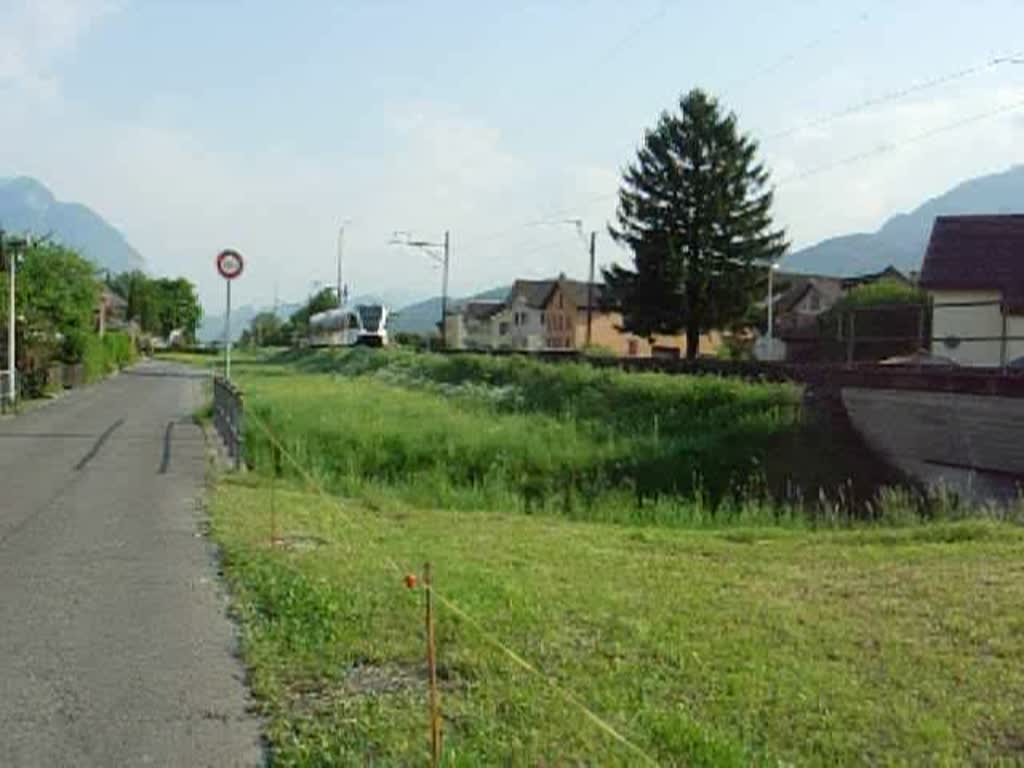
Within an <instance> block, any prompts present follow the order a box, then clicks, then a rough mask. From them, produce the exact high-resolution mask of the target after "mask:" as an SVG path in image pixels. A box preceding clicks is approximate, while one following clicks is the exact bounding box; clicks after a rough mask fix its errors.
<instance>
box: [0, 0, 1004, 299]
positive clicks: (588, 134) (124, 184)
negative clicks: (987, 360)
mask: <svg viewBox="0 0 1024 768" xmlns="http://www.w3.org/2000/svg"><path fill="white" fill-rule="evenodd" d="M1021 29H1024V4H1022V3H1020V2H1019V0H1000V1H995V0H992V1H979V2H970V3H968V2H951V1H948V0H946V1H942V0H940V1H938V2H928V3H923V2H921V3H919V2H879V1H877V0H872V1H871V2H863V3H853V2H847V3H835V2H810V1H808V0H791V1H790V2H773V3H763V2H740V1H739V0H734V1H732V2H729V1H726V2H718V3H715V4H710V3H697V2H672V1H670V2H663V0H637V1H636V2H632V3H624V2H547V3H480V2H475V3H474V2H432V3H425V2H423V3H413V2H397V1H395V2H373V3H371V2H331V3H328V2H314V1H313V0H307V1H306V2H295V3H290V4H285V3H280V2H228V1H226V0H219V1H218V0H205V1H204V2H199V1H198V0H134V1H132V0H24V1H23V0H0V121H2V124H3V125H4V126H5V128H4V130H3V132H2V134H0V135H2V136H3V137H4V138H5V141H3V142H0V176H9V175H13V174H17V173H21V174H27V175H32V176H35V177H37V178H39V179H40V180H41V181H43V182H44V183H46V184H47V185H49V186H50V187H51V188H52V189H53V191H54V192H55V194H57V196H58V197H60V198H61V199H66V200H78V201H81V202H85V203H87V204H89V205H90V206H92V207H94V208H95V209H96V210H98V211H99V212H100V213H102V214H103V215H104V216H105V217H106V218H108V220H110V221H111V222H112V223H114V224H115V225H117V226H118V227H120V228H121V229H122V230H123V231H124V232H125V234H126V235H127V236H128V238H129V239H130V240H131V241H132V242H133V243H134V244H135V245H136V246H137V247H138V248H139V249H140V250H141V251H143V253H144V254H145V255H146V257H147V259H148V261H149V263H150V265H151V267H152V269H153V270H154V271H159V272H169V273H179V272H180V273H184V274H187V275H188V276H189V277H191V278H192V279H194V280H196V281H197V283H199V285H200V290H201V294H202V296H203V297H204V300H206V301H207V303H208V304H209V307H210V309H211V310H216V309H217V305H218V303H219V300H220V295H221V285H220V283H219V282H218V280H217V279H216V278H215V276H214V273H213V268H212V256H213V254H214V253H215V252H216V251H217V250H218V249H219V248H221V247H225V246H233V247H236V248H238V249H239V250H241V251H243V253H245V254H246V255H247V257H248V259H249V269H248V271H247V274H246V276H245V278H243V280H242V281H240V283H239V284H238V285H237V291H238V294H237V295H238V296H240V298H241V301H242V302H243V303H247V302H253V303H257V304H261V303H269V302H270V301H272V299H273V296H274V292H275V289H276V290H277V291H278V293H279V294H280V296H281V297H282V299H286V300H287V299H295V298H297V297H299V296H301V295H303V294H305V293H308V292H309V290H310V286H311V284H312V283H313V281H316V280H324V281H326V280H330V279H332V275H333V257H334V253H335V242H336V238H337V228H338V225H339V224H340V223H341V221H343V220H350V223H349V224H348V225H347V227H346V254H347V259H346V265H347V266H346V275H347V280H348V281H350V282H351V283H352V285H353V289H354V291H355V292H356V293H376V294H379V295H383V296H384V297H385V298H387V299H389V300H391V301H394V302H396V303H403V302H405V301H407V300H410V299H415V298H418V297H423V296H426V295H430V294H432V293H435V292H436V290H437V288H438V286H439V283H440V275H439V274H438V273H437V272H436V271H434V270H433V268H432V267H431V265H430V263H429V261H427V260H426V259H424V258H423V257H422V256H420V255H419V254H417V253H415V252H409V251H406V250H403V249H399V248H394V247H390V246H388V245H387V240H388V238H389V236H390V234H391V231H392V230H397V229H404V230H411V231H413V232H414V233H415V234H416V235H418V236H422V237H427V238H439V237H440V236H441V235H442V233H443V231H444V229H446V228H449V229H451V231H452V242H453V275H452V284H453V292H454V293H456V294H461V293H466V292H470V291H474V290H480V289H485V288H489V287H492V286H494V285H497V284H501V283H504V282H508V281H510V280H511V279H513V278H515V277H517V276H527V277H537V276H544V275H552V274H556V273H557V272H559V271H566V272H568V273H570V274H577V275H581V274H582V271H583V269H584V268H585V263H586V259H585V257H584V254H583V248H582V244H581V243H580V241H579V239H578V238H577V236H576V234H575V233H574V231H573V229H572V227H571V226H569V225H567V224H565V223H563V221H562V219H564V218H569V217H576V216H579V217H581V218H583V219H584V222H585V225H586V227H587V228H588V229H590V228H595V229H598V230H601V231H603V229H604V225H605V223H606V222H607V221H608V219H609V218H610V217H611V215H612V212H613V210H614V196H613V193H614V191H615V189H616V181H617V178H618V174H619V171H620V170H621V168H622V166H623V165H624V164H625V163H626V162H628V161H629V159H630V157H631V154H632V153H633V152H634V151H635V148H636V146H637V143H638V141H639V139H640V138H641V136H642V132H643V130H644V128H645V127H646V126H649V125H651V124H652V123H653V122H654V121H655V120H656V119H657V116H658V114H659V112H660V111H661V110H663V109H666V108H671V107H672V106H673V103H674V102H675V101H676V100H677V99H678V97H679V95H680V93H682V92H685V91H686V90H688V89H690V88H692V87H694V86H701V87H704V88H706V89H709V90H711V91H712V92H714V93H716V94H718V95H719V96H720V97H721V99H722V101H723V103H724V104H725V105H726V106H727V107H728V108H729V109H732V110H735V111H736V113H737V115H738V117H739V120H740V124H741V126H742V127H743V128H744V129H745V130H747V131H749V132H750V133H752V134H753V135H754V136H755V137H756V138H761V139H763V144H762V148H763V153H764V157H765V159H766V160H767V162H768V164H769V167H770V168H771V169H772V171H773V174H774V178H775V179H776V181H778V183H779V188H778V196H777V205H776V215H777V217H778V219H779V221H780V222H781V223H782V224H783V225H784V226H785V227H786V228H787V230H788V231H789V233H790V236H791V238H792V240H793V242H794V244H795V245H798V246H799V245H804V244H808V243H811V242H814V241H816V240H818V239H821V238H824V237H828V236H832V235H838V234H844V233H846V232H849V231H853V230H862V229H874V228H876V227H877V226H879V225H880V224H881V222H882V221H883V220H884V219H885V218H886V217H887V216H889V215H891V214H892V213H895V212H897V211H900V210H903V209H906V208H910V207H913V206H915V205H917V204H918V203H920V202H922V201H923V200H924V199H926V198H927V197H930V196H933V195H936V194H939V193H941V192H942V191H944V190H945V189H946V188H948V187H949V186H951V185H952V184H954V183H956V182H958V181H960V180H963V179H965V178H968V177H971V176H975V175H979V174H981V173H986V172H992V171H998V170H1003V169H1005V168H1007V167H1009V166H1010V165H1012V164H1014V163H1017V162H1020V161H1021V158H1022V157H1024V152H1022V151H1021V149H1020V147H1022V146H1024V117H1022V116H1024V104H1022V108H1021V109H1019V110H1014V111H1007V112H1005V113H1003V114H1000V115H997V116H994V117H991V118H989V119H986V120H982V121H979V122H977V123H974V124H972V125H970V126H966V127H964V128H961V129H958V130H953V131H949V132H947V133H941V134H939V135H936V136H935V137H933V138H931V139H929V140H927V141H921V142H918V143H913V144H910V145H908V146H905V147H903V148H901V149H899V150H898V151H893V152H890V153H884V154H880V155H878V156H877V157H872V158H870V159H868V160H865V161H862V162H857V163H852V164H849V165H841V166H839V167H837V168H835V169H834V170H831V171H828V172H824V173H819V174H814V175H811V176H808V177H807V178H803V179H800V180H794V178H795V177H798V176H800V175H801V174H805V173H807V172H809V171H814V170H815V169H818V168H821V167H823V166H827V165H830V164H832V163H835V162H836V161H838V160H842V159H843V158H846V157H850V156H854V155H858V154H860V153H864V152H870V151H872V150H874V149H877V148H879V147H881V146H883V145H885V144H886V143H889V142H899V141H902V140H906V139H907V138H911V137H914V136H917V135H919V134H921V133H923V132H926V131H930V130H932V129H935V128H939V127H942V126H944V125H948V124H950V123H952V122H955V121H957V120H960V119H962V118H965V117H970V116H972V115H975V114H985V113H988V112H992V111H994V110H997V109H1000V108H1004V107H1007V108H1008V107H1010V106H1012V105H1014V104H1016V103H1017V102H1024V66H1012V65H998V66H987V63H988V62H990V61H991V60H992V59H993V58H995V57H998V56H1006V55H1010V54H1013V53H1022V52H1024V36H1021V34H1020V30H1021ZM964 70H970V74H964V75H961V76H958V77H955V78H953V79H951V80H950V81H949V82H947V83H946V84H945V85H943V86H941V87H934V88H928V89H925V90H921V91H919V92H917V93H915V94H912V95H911V96H908V97H905V98H902V99H898V100H892V101H887V102H884V103H881V104H879V105H877V106H875V107H873V108H872V109H868V110H863V111H859V112H857V113H855V114H853V115H850V116H848V117H845V118H843V119H837V120H833V121H831V122H827V123H823V124H819V125H811V124H812V123H814V122H815V121H816V120H817V119H818V118H820V117H821V116H826V115H829V114H832V113H834V112H837V111H841V110H843V109H845V108H847V107H849V106H851V105H855V104H859V103H861V102H863V101H865V100H868V99H874V98H876V97H878V96H880V95H883V94H886V93H888V92H890V91H893V90H897V89H901V88H906V87H908V86H913V85H915V84H919V83H921V82H924V81H928V80H931V79H933V78H937V77H943V76H946V75H952V74H954V73H960V72H963V71H964ZM790 128H799V130H797V131H795V132H794V133H792V134H790V135H787V136H785V137H781V138H778V137H777V138H774V139H772V138H770V137H771V135H772V134H775V133H778V132H779V131H784V130H786V129H790ZM623 255H624V254H622V253H621V252H619V251H617V250H616V249H615V247H614V246H613V245H612V244H611V243H610V242H609V241H608V239H607V238H606V237H604V236H603V235H602V237H601V239H600V242H599V261H602V262H607V261H611V260H612V259H622V258H623Z"/></svg>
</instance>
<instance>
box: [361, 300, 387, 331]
mask: <svg viewBox="0 0 1024 768" xmlns="http://www.w3.org/2000/svg"><path fill="white" fill-rule="evenodd" d="M359 317H360V318H362V321H363V329H364V330H366V331H369V332H370V333H376V332H377V331H379V330H380V322H381V319H382V318H383V317H384V308H383V307H381V306H380V305H377V304H364V305H362V306H360V307H359Z"/></svg>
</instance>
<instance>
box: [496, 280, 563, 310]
mask: <svg viewBox="0 0 1024 768" xmlns="http://www.w3.org/2000/svg"><path fill="white" fill-rule="evenodd" d="M556 282H558V281H557V280H516V281H515V283H514V284H513V285H512V290H511V291H510V292H509V295H508V303H511V302H512V300H513V298H515V296H516V295H520V296H522V297H523V299H525V301H526V305H527V306H528V307H532V308H534V309H543V307H544V305H545V304H547V302H548V296H550V295H551V291H553V290H554V289H555V283H556Z"/></svg>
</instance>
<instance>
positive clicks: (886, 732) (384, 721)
mask: <svg viewBox="0 0 1024 768" xmlns="http://www.w3.org/2000/svg"><path fill="white" fill-rule="evenodd" d="M178 359H192V360H201V361H202V362H203V363H204V364H207V365H213V364H216V361H215V360H212V359H209V358H205V359H203V358H199V357H195V358H188V357H182V356H178ZM234 369H235V371H236V375H237V379H238V382H239V383H240V384H241V385H242V387H243V389H244V390H245V392H246V397H247V407H248V408H249V413H250V415H251V418H250V422H249V426H250V429H249V431H248V434H247V439H248V451H249V460H250V462H251V463H252V465H253V467H254V469H255V471H254V472H250V473H248V474H247V475H243V476H233V477H227V478H222V479H221V480H220V482H219V483H218V484H217V485H216V487H215V490H214V492H213V495H212V499H211V513H212V519H213V535H214V537H215V538H216V540H217V541H218V542H219V544H220V545H221V547H222V551H223V554H224V561H223V562H224V569H225V573H226V576H227V578H228V580H229V582H230V586H231V588H232V593H233V596H234V602H233V604H234V608H235V611H236V613H237V616H238V618H239V620H240V622H241V626H242V637H243V655H244V658H245V660H246V663H247V664H248V666H249V669H250V682H251V685H252V686H253V690H254V693H255V695H256V698H257V701H258V702H259V706H260V707H261V709H262V712H263V714H264V715H265V717H266V718H267V736H268V740H269V743H270V747H271V756H272V760H273V763H274V764H275V765H282V766H328V765H346V764H365V763H372V764H375V765H410V764H422V763H425V762H426V761H427V759H428V758H427V754H428V748H429V747H428V737H427V722H428V719H427V704H426V702H427V692H426V670H425V664H424V661H423V659H424V647H425V646H424V643H425V640H424V635H423V606H422V594H421V592H419V591H410V590H408V589H406V588H405V587H404V586H403V577H404V575H405V574H406V573H419V572H420V571H421V566H422V564H423V563H425V562H430V563H431V564H432V566H433V572H434V578H435V584H436V587H437V590H438V592H439V593H440V594H442V595H443V596H444V597H445V598H446V599H448V600H451V601H453V603H454V604H455V605H457V606H459V608H460V609H461V610H463V611H465V612H467V613H468V615H469V616H471V617H472V618H473V622H474V623H472V624H471V623H468V622H467V621H466V620H465V618H464V617H460V616H459V615H458V614H457V613H453V612H452V610H451V609H450V608H449V607H448V604H447V603H444V602H443V601H442V602H440V603H439V604H438V613H437V620H436V621H437V633H438V654H439V670H440V680H441V698H442V709H443V713H444V735H445V751H444V756H445V765H451V766H475V765H495V764H498V765H524V766H527V765H542V764H543V765H592V764H600V765H613V766H614V765H623V766H625V765H636V764H638V753H637V752H635V751H633V750H631V749H629V748H627V747H625V746H623V745H622V744H620V743H618V742H616V741H615V740H613V739H611V738H610V737H609V736H608V734H607V733H605V732H604V731H602V730H601V729H600V728H598V727H597V726H596V725H595V724H594V723H593V722H592V721H591V720H590V719H588V717H587V716H586V715H585V714H584V713H583V711H582V710H581V709H580V708H578V707H577V706H576V705H575V704H572V703H570V702H568V701H566V699H565V698H564V697H563V696H562V695H561V694H559V693H558V692H557V691H556V690H554V689H553V688H552V687H551V685H550V684H549V682H548V681H553V682H554V683H556V684H557V685H558V686H560V687H562V688H564V689H568V690H571V691H572V692H573V694H574V696H576V697H577V699H578V701H580V702H582V703H583V704H585V705H586V706H587V707H588V708H590V709H591V710H592V711H593V712H594V713H596V714H597V715H598V716H599V717H601V718H602V719H603V720H604V721H606V722H607V723H608V724H609V725H611V727H613V728H614V729H616V730H617V731H619V732H620V733H622V734H623V735H624V736H625V737H626V738H628V739H629V740H630V741H631V742H632V743H633V744H635V745H636V746H637V747H638V749H639V750H640V751H642V752H643V753H645V754H647V755H649V756H650V757H651V758H652V759H653V760H654V761H656V762H657V763H658V764H661V765H679V766H683V765H685V766H694V765H696V766H731V765H732V766H747V765H765V766H768V765H771V766H775V765H780V764H815V765H847V764H893V763H906V764H922V763H924V764H942V765H946V764H948V765H952V764H963V763H974V764H1015V762H1019V761H1020V760H1021V759H1022V757H1024V753H1022V752H1021V747H1020V745H1021V743H1022V737H1024V732H1022V731H1021V728H1020V723H1021V722H1024V704H1022V702H1024V675H1022V674H1021V672H1020V670H1021V669H1024V666H1022V665H1021V662H1022V661H1024V646H1022V645H1021V644H1020V643H1019V642H1017V640H1016V638H1017V635H1019V633H1020V631H1021V629H1022V628H1024V627H1022V625H1021V622H1020V621H1019V620H1018V619H1017V611H1016V608H1015V607H1016V606H1017V605H1018V604H1019V602H1020V600H1021V599H1022V598H1024V587H1022V586H1021V585H1022V584H1024V580H1022V578H1021V576H1024V561H1022V559H1021V552H1022V545H1024V530H1022V528H1021V526H1020V523H1022V522H1024V508H1022V507H1013V508H1010V509H994V508H993V509H970V508H966V507H964V506H962V505H958V504H956V503H955V500H953V499H949V498H939V499H937V500H936V503H935V504H934V505H933V506H932V508H931V509H930V510H929V518H928V519H924V518H922V516H921V508H920V506H919V503H918V501H917V500H916V499H915V498H914V497H912V496H911V495H909V494H907V493H906V492H903V491H899V490H889V491H885V492H883V493H882V495H881V496H880V497H879V499H878V501H877V514H876V515H874V517H873V519H872V520H871V521H859V522H852V521H851V520H850V519H848V518H845V517H843V516H841V515H837V514H835V509H834V507H828V505H826V507H828V509H832V512H831V513H829V512H828V511H827V509H822V510H821V511H820V512H819V513H816V514H814V515H807V514H805V513H804V512H802V511H800V510H799V509H797V508H796V507H794V506H779V505H777V504H773V503H772V502H771V501H770V500H769V499H768V498H766V497H765V496H764V495H762V494H760V493H759V492H758V490H757V489H756V488H750V487H749V486H748V488H747V489H742V492H737V493H735V494H733V495H730V496H727V497H726V498H724V499H722V500H721V501H720V503H719V504H718V505H715V504H712V503H711V502H710V500H709V498H708V494H707V492H706V491H704V490H701V491H699V492H697V493H694V492H693V490H694V489H693V488H683V487H679V488H675V489H674V490H673V491H672V492H671V493H670V492H669V491H667V490H666V491H665V493H664V496H663V498H661V499H659V500H657V501H652V500H645V501H644V502H643V503H638V502H637V499H636V498H635V496H634V493H635V491H634V488H633V487H632V486H630V487H629V488H628V489H626V490H623V488H622V487H621V486H618V485H616V484H615V483H614V482H609V483H608V485H607V486H605V487H601V488H600V489H599V492H598V493H597V494H596V495H595V496H594V497H593V498H590V499H588V498H587V495H586V494H587V486H586V485H585V484H577V485H573V486H572V487H573V488H575V489H576V491H574V493H576V495H575V496H571V497H570V498H569V499H568V501H567V497H566V495H565V493H564V488H565V487H566V486H565V485H564V484H559V482H558V481H559V479H563V480H564V478H566V477H574V476H575V477H576V478H579V477H588V476H590V475H588V473H589V472H593V471H594V470H595V469H596V468H606V467H608V466H610V464H609V462H612V464H611V466H614V462H615V461H622V460H623V457H624V456H627V455H644V456H647V457H649V458H652V460H656V459H657V457H658V455H659V454H657V452H656V451H657V450H658V445H666V444H667V445H669V446H671V447H670V448H669V449H668V450H670V451H674V450H676V444H675V443H674V442H673V440H683V439H684V438H685V437H687V436H689V437H688V438H687V439H690V440H691V441H692V443H691V444H690V445H691V447H692V446H696V448H694V450H698V451H703V453H700V454H699V455H700V456H701V459H700V461H701V462H702V469H703V470H704V471H705V473H706V474H707V475H712V474H713V473H714V472H715V471H719V470H717V469H715V468H716V467H725V468H727V469H728V472H731V471H732V470H734V469H736V468H738V467H743V466H746V465H745V464H744V463H743V462H742V461H740V463H739V464H736V461H738V460H739V457H740V456H741V452H740V450H739V449H737V448H736V447H735V445H736V443H738V444H739V446H740V447H741V448H745V449H746V450H747V451H750V452H752V453H753V452H756V451H757V450H760V448H761V447H762V446H763V445H764V444H762V443H760V442H759V440H760V439H761V436H762V435H763V434H767V436H768V437H769V438H771V437H772V436H773V435H775V434H776V433H777V432H778V431H780V430H781V431H786V430H788V429H790V428H791V427H792V426H793V418H792V409H793V407H794V404H795V402H796V398H797V395H798V392H797V391H796V390H794V389H792V388H789V387H779V386H770V385H754V384H749V383H742V382H735V381H725V380H720V379H715V378H694V377H689V378H687V377H670V376H663V375H628V374H624V373H620V372H618V371H613V370H604V369H597V368H592V367H590V366H588V365H582V364H543V363H538V362H535V361H530V360H524V359H495V358H486V357H476V356H438V355H430V354H413V353H407V352H400V353H394V352H375V353H374V352H367V351H363V350H354V351H344V352H305V353H298V352H288V353H284V354H278V355H276V356H273V357H267V356H259V355H240V356H239V357H238V358H237V359H236V361H235V365H234ZM654 414H658V415H659V426H658V428H657V430H654V431H656V432H657V437H658V441H659V442H654V435H653V434H652V428H649V427H648V426H647V425H648V424H649V423H650V422H651V417H652V416H653V415H654ZM661 416H664V418H663V419H662V418H660V417H661ZM257 420H259V423H264V422H265V423H266V424H267V425H268V426H269V428H270V429H271V430H272V431H273V432H274V433H275V434H276V435H277V437H278V438H279V439H280V440H281V443H282V444H283V446H284V448H285V450H286V451H287V455H286V456H285V455H278V456H275V453H274V450H273V449H272V446H271V444H270V443H269V442H268V441H267V439H266V436H265V435H263V436H261V430H260V429H259V427H257V426H256V421H257ZM668 429H671V430H674V431H675V432H677V433H679V434H677V435H675V436H673V437H668V436H667V434H666V433H665V432H663V431H662V430H668ZM715 430H724V431H729V430H737V431H735V432H732V433H731V434H732V435H733V436H734V440H733V442H732V443H731V444H726V443H716V442H715V441H714V440H713V439H711V438H707V439H706V442H701V440H700V439H699V438H700V436H701V435H706V434H707V433H708V432H714V431H715ZM766 444H767V445H770V444H771V441H770V440H769V441H768V443H766ZM642 450H649V451H650V452H649V453H646V454H643V453H641V451H642ZM664 455H665V456H667V457H670V458H665V459H664V460H665V463H664V464H655V467H656V471H657V472H661V473H663V474H666V475H669V476H671V477H674V476H675V473H674V470H675V468H676V464H675V463H674V462H679V461H686V460H687V454H686V452H685V451H681V452H679V453H676V454H673V453H666V454H664ZM749 458H750V455H748V457H747V459H748V461H749ZM293 462H294V464H293ZM295 464H298V465H299V466H300V467H302V468H303V469H302V471H297V470H296V468H295ZM708 467H710V468H711V469H708ZM728 472H726V474H725V475H723V476H726V475H728ZM652 473H653V471H652ZM621 476H623V477H628V476H629V475H628V471H627V470H623V473H622V475H621ZM534 477H536V478H542V479H543V478H546V479H547V480H548V481H549V482H550V483H551V485H550V486H549V488H548V491H547V493H548V495H547V496H546V497H545V496H544V495H543V493H541V494H540V495H539V496H538V497H536V498H534V499H532V501H531V504H532V506H531V507H529V511H532V512H535V513H537V514H533V515H526V514H523V512H524V511H526V510H527V509H528V507H527V503H526V499H525V497H524V489H526V488H531V487H533V486H531V485H530V484H529V482H527V483H526V485H522V484H521V483H523V482H524V480H523V479H524V478H534ZM574 482H575V481H574ZM632 482H635V479H634V480H633V481H632ZM655 482H661V481H657V480H656V481H655ZM672 482H674V481H672ZM542 485H543V483H542ZM660 487H664V488H670V487H672V486H671V483H667V484H663V485H662V486H660ZM318 489H325V490H326V491H327V493H326V494H321V493H319V492H318ZM541 512H543V513H544V514H540V513H541ZM620 522H626V523H629V524H628V525H619V524H617V523H620ZM481 630H482V631H483V632H486V633H487V636H488V637H489V638H491V639H495V638H496V639H497V640H498V641H499V642H500V643H502V644H504V645H505V646H506V647H507V648H508V649H509V650H511V651H512V652H514V653H515V654H518V655H519V656H520V657H522V658H525V659H526V660H528V661H529V663H530V664H532V665H534V666H535V667H536V669H537V670H539V673H540V674H539V675H535V674H531V673H529V672H527V671H524V670H523V669H522V668H521V667H519V666H517V665H516V664H515V663H513V662H512V661H511V660H510V658H509V657H508V656H507V655H506V654H504V653H503V652H502V651H501V650H499V649H498V648H496V647H495V645H494V644H493V643H492V642H491V641H490V640H489V639H488V637H485V636H484V635H482V634H481Z"/></svg>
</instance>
